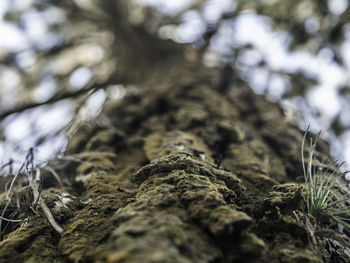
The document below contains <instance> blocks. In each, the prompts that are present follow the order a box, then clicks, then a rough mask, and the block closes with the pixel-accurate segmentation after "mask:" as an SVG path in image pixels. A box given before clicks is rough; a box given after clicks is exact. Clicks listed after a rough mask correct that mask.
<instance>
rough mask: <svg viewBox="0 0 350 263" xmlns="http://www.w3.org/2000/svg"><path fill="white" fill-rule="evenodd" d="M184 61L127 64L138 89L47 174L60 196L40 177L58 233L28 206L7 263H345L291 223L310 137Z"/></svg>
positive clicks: (9, 242)
mask: <svg viewBox="0 0 350 263" xmlns="http://www.w3.org/2000/svg"><path fill="white" fill-rule="evenodd" d="M136 42H137V41H136ZM177 50H178V51H177V52H176V55H171V54H170V55H169V56H166V57H165V58H160V59H154V62H152V59H150V57H149V56H148V57H147V60H142V54H141V53H140V52H141V51H140V49H137V54H136V55H135V57H130V58H129V59H130V60H131V61H132V63H134V64H135V60H134V59H136V57H137V59H139V60H141V61H142V63H140V65H142V67H141V66H139V67H138V66H137V65H136V64H137V63H136V64H135V67H136V68H129V65H130V64H128V66H127V67H128V74H130V76H129V79H132V78H135V79H137V84H138V85H137V87H136V88H133V89H128V94H127V96H126V97H125V98H124V99H123V100H121V101H118V102H116V103H113V104H110V105H106V107H105V108H104V110H103V112H102V113H101V116H100V117H99V118H97V119H96V120H94V121H91V122H90V123H87V124H85V125H83V126H82V127H80V128H79V130H78V131H77V133H76V134H75V135H74V136H73V137H72V138H71V140H70V143H69V145H68V147H67V151H66V152H67V155H66V157H65V158H64V159H60V160H55V161H52V162H51V163H50V164H49V165H50V166H51V167H53V168H54V170H55V172H56V173H57V174H58V175H59V176H60V179H61V180H62V181H63V184H64V185H65V186H64V187H61V186H60V185H59V184H58V183H57V181H56V180H55V178H54V177H53V176H52V174H51V173H50V172H48V171H46V172H44V171H43V173H44V174H43V178H44V179H43V191H42V194H41V198H42V199H43V200H44V201H45V203H46V204H47V206H48V207H49V208H50V210H51V212H52V214H53V217H54V218H55V220H56V221H57V223H58V224H59V225H60V226H61V227H62V228H63V233H62V234H59V233H57V232H56V231H55V229H54V228H53V227H52V226H51V225H50V224H49V222H48V220H47V218H46V217H45V216H44V214H43V213H42V211H40V209H39V210H38V211H36V212H35V213H34V212H33V211H32V210H31V209H30V208H29V207H30V203H29V205H25V204H22V206H21V207H20V208H13V209H14V210H15V211H16V213H17V215H16V218H26V220H25V221H22V222H21V223H10V224H9V225H8V226H7V228H6V231H5V232H4V233H5V235H4V237H3V241H2V242H1V243H0V262H295V263H296V262H324V261H327V260H328V261H331V260H332V262H348V261H347V260H348V259H349V257H350V251H349V247H350V246H349V245H350V243H349V238H348V237H346V236H345V235H343V234H340V233H337V232H335V231H334V230H328V231H325V232H322V231H321V232H320V233H312V229H310V228H308V227H307V226H306V225H303V224H302V223H301V222H300V221H298V220H297V219H298V217H296V216H295V214H296V213H295V211H298V213H301V214H302V213H304V212H305V207H304V206H305V205H304V199H303V197H302V186H301V184H299V183H297V182H298V178H299V177H301V176H302V168H301V162H300V154H299V153H300V145H301V140H302V135H303V133H302V132H301V131H299V130H298V128H297V127H295V126H293V125H292V124H290V123H288V122H287V121H286V120H285V119H284V115H283V111H282V110H281V108H280V107H279V106H278V105H277V104H274V103H271V102H269V101H268V100H266V99H265V98H264V97H262V96H259V95H256V94H254V93H253V92H252V91H251V90H250V89H249V88H248V87H244V86H234V87H232V88H231V89H229V90H228V91H227V92H226V93H221V92H219V89H218V86H219V84H220V83H221V82H220V81H221V80H220V72H219V70H218V69H216V68H206V67H205V66H204V65H202V64H201V63H200V62H198V60H196V59H194V58H195V56H189V53H188V52H194V53H195V51H194V50H192V49H190V48H187V47H186V48H184V47H180V46H179V47H178V49H177ZM145 52H146V53H147V51H145ZM128 54H129V56H132V54H131V52H129V53H128ZM146 61H147V63H149V64H147V63H146ZM121 72H123V74H124V73H125V72H126V69H125V68H123V70H122V71H121ZM105 120H108V121H105ZM29 199H30V198H29ZM13 202H15V201H14V200H13ZM13 202H11V204H10V207H15V204H13ZM5 204H6V200H5V196H4V195H3V196H2V199H1V206H2V207H4V206H5ZM7 211H8V212H7V214H5V215H4V216H6V217H10V216H11V215H10V214H9V213H10V210H9V209H8V210H7ZM5 223H6V222H3V223H2V224H3V229H4V226H5ZM312 234H314V235H315V238H316V240H317V244H316V245H315V244H313V243H312V242H311V241H310V236H311V235H312ZM326 247H327V250H326Z"/></svg>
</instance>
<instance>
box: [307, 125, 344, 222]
mask: <svg viewBox="0 0 350 263" xmlns="http://www.w3.org/2000/svg"><path fill="white" fill-rule="evenodd" d="M308 132H309V128H307V130H306V132H305V134H304V137H303V141H302V145H301V159H302V164H303V172H304V179H305V192H306V195H305V197H306V205H307V211H308V213H309V214H310V215H311V216H313V217H314V218H315V220H316V221H322V220H324V219H331V220H332V221H335V222H337V223H339V224H340V225H342V226H344V227H346V228H348V229H350V223H349V222H348V221H349V220H350V208H349V207H347V206H346V201H347V200H349V199H348V198H349V194H348V193H344V191H342V187H346V186H345V184H344V186H341V184H339V183H338V182H337V180H338V178H339V176H341V175H344V172H341V171H340V167H341V166H342V164H343V163H341V164H338V163H337V161H334V162H331V163H330V164H327V165H326V164H325V161H326V159H325V160H323V161H319V160H318V159H317V157H316V156H315V151H316V145H317V141H318V138H319V136H320V132H319V133H318V134H317V136H316V139H315V140H312V138H310V149H309V151H308V156H307V160H306V162H305V156H304V151H305V141H306V137H307V134H308Z"/></svg>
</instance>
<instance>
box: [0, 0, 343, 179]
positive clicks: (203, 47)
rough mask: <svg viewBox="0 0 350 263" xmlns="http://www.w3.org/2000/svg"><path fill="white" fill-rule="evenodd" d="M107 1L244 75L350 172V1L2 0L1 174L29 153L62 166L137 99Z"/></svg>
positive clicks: (131, 19) (241, 79)
mask: <svg viewBox="0 0 350 263" xmlns="http://www.w3.org/2000/svg"><path fill="white" fill-rule="evenodd" d="M101 2H102V3H101ZM106 2H108V4H109V5H110V4H111V2H115V3H118V2H120V3H123V5H122V7H123V10H119V14H117V13H116V14H115V16H117V15H120V13H121V12H122V13H123V14H124V15H125V17H127V21H128V23H131V24H132V25H137V26H139V27H142V28H144V29H145V30H146V31H147V32H149V33H150V34H153V35H155V36H157V37H159V38H162V39H169V40H172V41H175V42H178V43H185V44H187V45H191V46H192V47H193V48H196V49H198V51H199V52H200V54H202V59H203V61H204V63H205V64H206V65H207V66H209V67H222V68H223V69H227V68H229V69H232V70H231V71H229V72H230V74H232V85H238V84H240V83H246V84H248V85H249V86H250V87H251V88H252V89H253V90H254V91H255V92H256V93H258V94H265V95H266V96H267V97H268V98H269V99H270V100H272V101H276V102H279V103H280V104H281V105H282V107H283V109H284V110H285V111H286V113H287V116H288V118H289V119H290V121H292V122H294V123H295V124H297V125H299V126H300V127H301V128H304V129H305V128H306V127H307V126H308V125H310V127H311V130H312V131H315V132H317V131H319V130H322V132H323V137H324V138H325V139H326V140H328V141H329V142H330V144H331V150H332V154H333V155H334V156H335V158H337V159H340V160H345V161H347V163H348V167H349V166H350V165H349V164H350V6H349V2H348V0H317V1H316V0H295V1H288V0H261V1H254V0H244V1H243V0H129V1H123V0H119V1H118V0H114V1H112V0H110V1H93V0H75V1H65V0H61V1H59V0H1V1H0V17H1V21H0V61H1V64H0V120H1V124H0V167H6V169H8V168H9V167H10V166H11V165H14V166H15V165H16V164H19V163H22V162H23V159H24V158H25V156H26V154H27V153H28V151H29V149H34V151H35V154H36V155H35V156H36V161H37V164H39V165H40V164H45V162H46V161H47V160H49V159H50V158H53V157H55V156H60V155H61V154H62V153H63V152H64V149H65V147H66V143H67V140H68V139H69V137H70V136H71V135H72V134H73V133H74V132H75V131H76V129H77V127H78V126H79V125H81V124H82V123H86V122H88V121H89V120H91V119H93V118H94V117H95V116H96V115H97V114H99V112H100V111H101V107H102V106H103V105H104V103H106V102H108V101H111V100H121V99H123V97H124V96H125V94H126V93H127V92H128V89H129V88H130V87H129V86H127V85H125V86H124V85H120V84H118V83H113V81H108V80H109V78H110V77H111V76H112V75H113V72H114V70H115V68H116V65H117V63H118V59H117V58H116V57H115V56H114V54H115V53H114V52H113V48H115V45H114V43H115V41H116V40H117V39H118V34H116V31H115V30H113V28H114V27H115V26H116V25H115V24H113V23H115V21H118V18H116V19H115V20H113V19H111V17H113V15H114V14H113V13H112V12H113V10H110V12H109V13H108V14H107V13H106V10H108V6H107V5H108V4H107V3H106ZM91 83H104V84H103V85H101V87H100V88H96V87H95V86H94V88H91V87H92V86H91V85H92V84H91ZM8 164H11V165H8ZM6 169H2V172H5V170H6Z"/></svg>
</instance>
